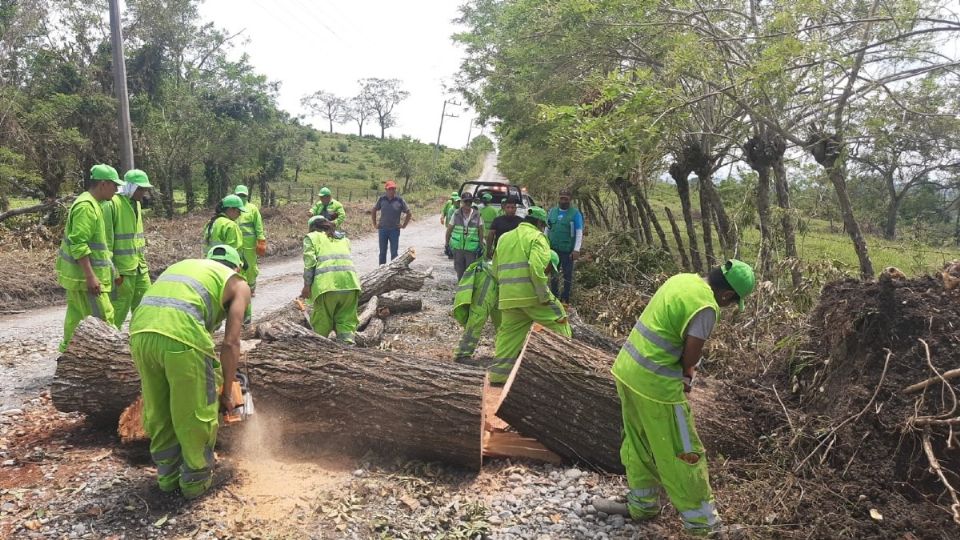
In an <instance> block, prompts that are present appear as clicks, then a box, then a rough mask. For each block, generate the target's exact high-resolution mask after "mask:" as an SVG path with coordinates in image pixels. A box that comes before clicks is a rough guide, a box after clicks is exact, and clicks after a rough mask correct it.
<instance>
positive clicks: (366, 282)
mask: <svg viewBox="0 0 960 540" xmlns="http://www.w3.org/2000/svg"><path fill="white" fill-rule="evenodd" d="M416 258H417V256H416V252H415V251H414V250H413V248H410V249H408V250H407V251H405V252H404V253H403V255H400V256H399V257H397V258H396V259H394V260H392V261H390V264H385V265H383V266H381V267H379V268H377V269H376V270H374V271H373V272H370V273H369V274H365V275H364V276H363V277H361V278H360V304H363V303H365V302H366V301H367V300H369V299H370V297H372V296H380V295H382V294H383V293H385V292H388V291H393V290H396V289H403V290H407V291H419V290H420V289H422V288H423V283H424V281H426V279H427V278H429V277H432V276H431V272H430V270H428V271H427V272H418V271H416V270H412V269H411V268H410V263H411V262H413V260H414V259H416Z"/></svg>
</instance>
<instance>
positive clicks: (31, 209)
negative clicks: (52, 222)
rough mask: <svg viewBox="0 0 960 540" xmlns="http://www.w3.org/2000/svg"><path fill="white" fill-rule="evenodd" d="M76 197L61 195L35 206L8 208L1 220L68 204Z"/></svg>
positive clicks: (2, 214) (0, 217) (0, 215)
mask: <svg viewBox="0 0 960 540" xmlns="http://www.w3.org/2000/svg"><path fill="white" fill-rule="evenodd" d="M75 198H76V197H75V196H74V195H70V196H68V197H61V198H59V199H54V200H52V201H45V202H42V203H40V204H35V205H33V206H25V207H23V208H14V209H13V210H7V211H6V212H3V213H0V222H2V221H4V220H7V219H10V218H12V217H16V216H22V215H23V214H34V213H39V212H43V211H45V210H49V209H51V208H54V207H55V206H57V205H59V204H68V203H70V202H72V201H73V199H75Z"/></svg>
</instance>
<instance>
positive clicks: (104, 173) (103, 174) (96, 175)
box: [90, 163, 123, 186]
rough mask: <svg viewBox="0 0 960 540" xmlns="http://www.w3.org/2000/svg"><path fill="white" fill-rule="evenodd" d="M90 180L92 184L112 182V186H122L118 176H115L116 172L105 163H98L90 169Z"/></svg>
mask: <svg viewBox="0 0 960 540" xmlns="http://www.w3.org/2000/svg"><path fill="white" fill-rule="evenodd" d="M90 179H91V180H93V181H94V182H103V181H106V180H113V183H114V184H117V185H118V186H122V185H123V182H122V181H120V175H119V174H117V170H116V169H114V168H113V167H111V166H109V165H107V164H105V163H99V164H97V165H94V166H93V167H90Z"/></svg>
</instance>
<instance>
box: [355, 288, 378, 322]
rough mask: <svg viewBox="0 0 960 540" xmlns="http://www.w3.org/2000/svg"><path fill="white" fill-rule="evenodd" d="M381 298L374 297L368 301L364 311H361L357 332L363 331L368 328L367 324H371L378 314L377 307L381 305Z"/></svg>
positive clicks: (358, 317)
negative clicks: (371, 320)
mask: <svg viewBox="0 0 960 540" xmlns="http://www.w3.org/2000/svg"><path fill="white" fill-rule="evenodd" d="M379 302H380V297H378V296H372V297H370V299H369V300H367V303H366V305H364V306H363V309H362V310H360V314H359V315H358V316H357V319H358V320H359V322H358V323H357V330H363V329H364V328H366V327H367V323H369V322H370V319H372V318H373V316H374V315H376V314H377V306H378V305H379Z"/></svg>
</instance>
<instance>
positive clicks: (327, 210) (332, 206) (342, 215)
mask: <svg viewBox="0 0 960 540" xmlns="http://www.w3.org/2000/svg"><path fill="white" fill-rule="evenodd" d="M311 213H313V215H315V216H323V217H325V218H327V220H328V221H332V222H334V223H335V224H336V225H337V228H338V229H339V228H340V227H342V226H343V222H344V220H346V219H347V213H346V211H345V210H344V208H343V205H342V204H340V201H338V200H336V199H330V203H329V204H323V201H319V202H318V203H317V204H315V205H313V208H312V209H311ZM334 213H336V214H337V217H333V214H334Z"/></svg>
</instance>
